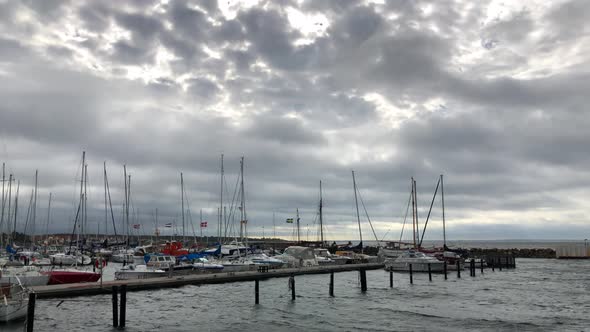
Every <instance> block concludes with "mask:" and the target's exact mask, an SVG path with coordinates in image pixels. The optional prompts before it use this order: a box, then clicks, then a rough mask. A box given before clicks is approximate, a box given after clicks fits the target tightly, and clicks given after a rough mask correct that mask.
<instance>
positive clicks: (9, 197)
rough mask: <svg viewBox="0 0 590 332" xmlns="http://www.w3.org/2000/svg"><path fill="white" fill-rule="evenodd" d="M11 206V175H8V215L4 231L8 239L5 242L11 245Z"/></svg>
mask: <svg viewBox="0 0 590 332" xmlns="http://www.w3.org/2000/svg"><path fill="white" fill-rule="evenodd" d="M11 204H12V174H10V175H9V176H8V214H7V216H6V217H7V219H6V230H7V233H8V234H7V235H6V237H7V238H8V240H7V241H6V242H8V243H11V244H12V240H10V210H11Z"/></svg>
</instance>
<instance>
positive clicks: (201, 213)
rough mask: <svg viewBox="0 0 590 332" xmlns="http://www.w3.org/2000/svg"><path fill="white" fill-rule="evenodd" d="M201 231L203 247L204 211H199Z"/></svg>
mask: <svg viewBox="0 0 590 332" xmlns="http://www.w3.org/2000/svg"><path fill="white" fill-rule="evenodd" d="M199 229H200V230H201V245H202V244H203V209H201V210H200V211H199Z"/></svg>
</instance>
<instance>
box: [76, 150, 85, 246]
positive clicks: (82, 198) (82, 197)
mask: <svg viewBox="0 0 590 332" xmlns="http://www.w3.org/2000/svg"><path fill="white" fill-rule="evenodd" d="M84 165H86V151H82V172H81V174H80V209H81V211H80V212H82V222H81V223H80V224H78V235H77V242H76V248H78V247H79V246H80V228H81V226H83V224H84V221H83V220H84V195H85V193H84V170H85V167H84ZM81 224H82V225H81Z"/></svg>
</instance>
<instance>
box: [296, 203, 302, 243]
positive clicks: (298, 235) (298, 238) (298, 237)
mask: <svg viewBox="0 0 590 332" xmlns="http://www.w3.org/2000/svg"><path fill="white" fill-rule="evenodd" d="M299 243H301V235H300V234H299V208H297V244H299Z"/></svg>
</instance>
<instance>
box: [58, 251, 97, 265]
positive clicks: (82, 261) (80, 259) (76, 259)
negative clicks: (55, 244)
mask: <svg viewBox="0 0 590 332" xmlns="http://www.w3.org/2000/svg"><path fill="white" fill-rule="evenodd" d="M49 259H50V260H51V264H53V265H88V264H90V263H92V259H91V258H90V257H89V256H86V255H80V254H75V255H74V254H66V253H57V254H53V255H49Z"/></svg>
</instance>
